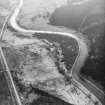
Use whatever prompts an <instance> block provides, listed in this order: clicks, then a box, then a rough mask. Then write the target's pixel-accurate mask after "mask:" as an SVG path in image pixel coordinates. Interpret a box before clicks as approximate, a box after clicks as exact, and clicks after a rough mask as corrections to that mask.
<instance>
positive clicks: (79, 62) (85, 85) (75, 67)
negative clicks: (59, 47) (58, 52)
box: [10, 0, 105, 105]
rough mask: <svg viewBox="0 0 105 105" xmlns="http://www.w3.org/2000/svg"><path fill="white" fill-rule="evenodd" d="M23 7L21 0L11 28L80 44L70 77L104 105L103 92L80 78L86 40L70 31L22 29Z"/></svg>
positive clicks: (86, 50) (11, 19)
mask: <svg viewBox="0 0 105 105" xmlns="http://www.w3.org/2000/svg"><path fill="white" fill-rule="evenodd" d="M22 6H23V0H20V2H19V5H18V6H17V7H16V9H15V10H14V12H13V15H12V16H11V18H10V24H11V26H12V27H13V28H14V29H15V30H17V31H20V32H23V33H31V34H35V33H47V34H58V35H63V36H69V37H71V38H73V39H75V40H76V41H77V42H78V46H79V52H78V56H77V58H76V60H75V62H74V64H73V66H72V69H71V73H70V76H72V78H73V82H76V83H77V84H78V85H79V86H80V87H81V88H85V89H86V90H88V91H90V92H92V93H93V94H94V95H95V96H96V97H97V98H98V99H99V100H98V99H97V100H98V101H99V102H100V105H101V102H102V103H103V105H104V104H105V103H104V100H103V98H104V94H103V92H102V91H101V90H100V89H99V88H97V87H96V86H95V85H94V84H92V83H91V82H90V81H87V80H85V81H83V80H81V79H80V78H79V76H78V74H79V70H80V68H81V67H82V66H83V65H84V61H85V60H86V58H87V56H88V47H87V44H86V43H85V41H84V39H83V38H80V37H78V36H76V35H75V34H72V33H70V32H69V31H67V32H66V31H62V29H58V28H56V31H40V30H26V29H24V28H22V27H20V26H19V25H18V24H17V22H16V18H17V16H18V14H19V12H20V9H21V7H22ZM58 30H59V31H58ZM26 35H27V34H26Z"/></svg>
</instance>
